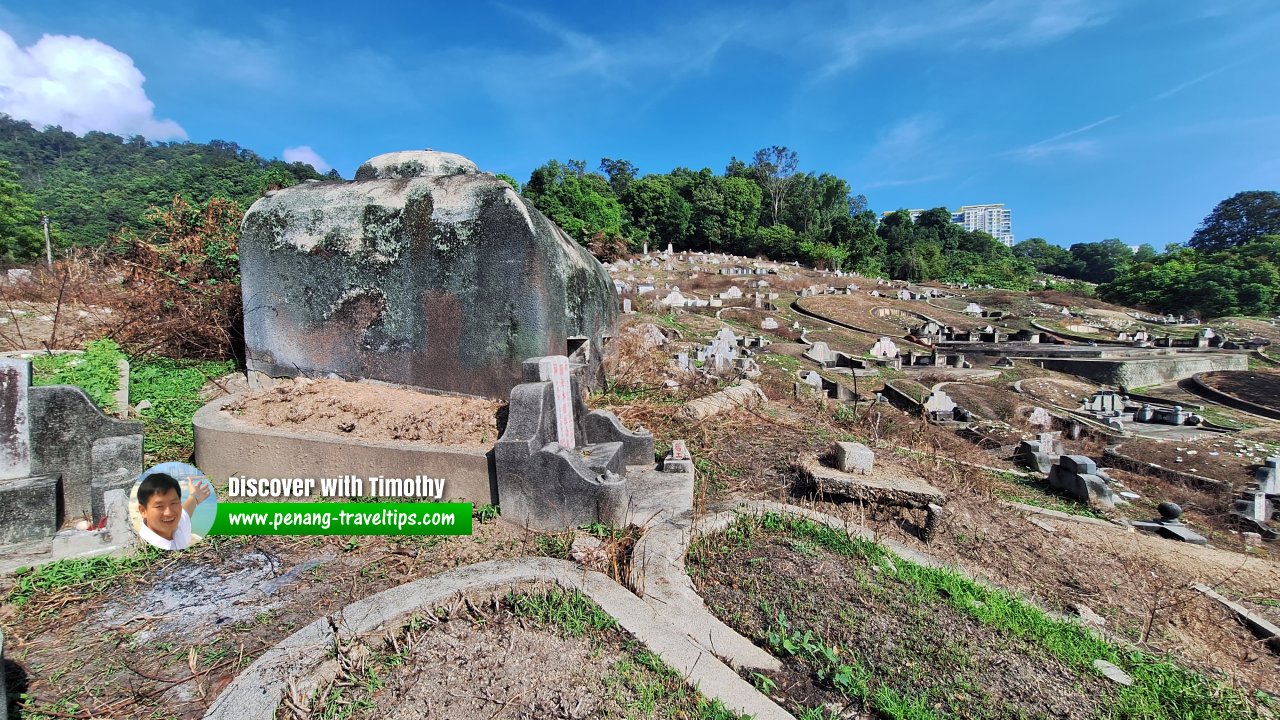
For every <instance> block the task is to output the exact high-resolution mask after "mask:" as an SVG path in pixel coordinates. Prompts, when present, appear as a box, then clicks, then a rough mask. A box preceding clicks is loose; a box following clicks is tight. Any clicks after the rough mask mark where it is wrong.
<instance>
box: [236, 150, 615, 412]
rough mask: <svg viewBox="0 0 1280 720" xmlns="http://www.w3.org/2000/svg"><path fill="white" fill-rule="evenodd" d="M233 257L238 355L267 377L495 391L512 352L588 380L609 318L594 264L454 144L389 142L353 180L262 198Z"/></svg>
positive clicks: (611, 295)
mask: <svg viewBox="0 0 1280 720" xmlns="http://www.w3.org/2000/svg"><path fill="white" fill-rule="evenodd" d="M240 265H241V286H242V289H243V293H244V310H245V320H244V325H245V345H246V353H247V364H248V368H249V370H251V371H257V372H261V373H264V374H266V375H268V376H272V377H291V376H296V375H327V374H334V375H338V376H341V377H345V378H352V379H354V378H366V379H372V380H380V381H384V382H391V383H398V384H403V385H409V386H414V387H420V388H426V389H432V390H441V391H448V392H457V393H464V394H469V395H479V396H486V397H495V398H505V397H507V395H508V394H509V393H510V390H511V388H512V387H514V386H515V385H516V384H518V383H519V382H520V364H521V362H522V361H523V360H524V359H526V358H530V357H538V356H545V355H569V356H570V357H571V358H573V359H574V360H575V361H579V362H583V363H585V364H587V365H588V368H587V372H586V373H585V374H584V378H586V380H587V384H588V386H589V387H592V386H594V384H595V380H597V379H598V378H599V373H600V371H599V358H600V357H601V353H602V349H603V348H602V343H603V340H604V338H605V337H607V336H609V335H611V334H612V333H613V330H614V328H615V326H616V323H617V315H618V307H619V303H618V297H617V292H616V290H615V289H614V286H613V282H612V281H611V280H610V278H609V276H608V274H607V273H606V272H605V270H604V268H603V267H602V266H601V265H600V263H599V262H597V261H596V259H595V258H593V257H592V256H591V255H590V254H589V253H588V252H587V251H586V250H585V249H583V248H582V247H581V246H580V245H578V243H576V242H574V241H573V240H572V239H571V238H569V237H568V236H567V235H566V234H565V233H564V232H563V231H562V230H560V228H558V227H556V226H555V224H554V223H552V222H551V221H550V220H548V219H547V218H546V217H545V216H543V215H542V213H540V212H538V210H537V209H536V208H534V207H533V205H532V204H531V203H529V202H528V201H526V200H525V199H524V198H522V197H520V196H519V195H518V194H516V193H515V191H513V190H512V189H511V187H510V186H509V185H507V184H506V183H505V182H503V181H501V180H499V179H498V178H497V177H496V176H494V175H491V174H488V173H481V172H479V171H478V170H477V169H476V167H475V165H474V164H473V163H471V161H470V160H467V159H466V158H464V157H462V156H460V155H453V154H451V153H438V152H404V153H389V154H387V155H381V156H379V157H377V158H374V159H372V160H370V161H369V162H367V163H365V164H364V165H362V166H361V169H360V171H359V172H358V173H357V180H356V181H355V182H350V183H334V182H324V183H303V184H302V185H297V186H294V187H291V188H287V189H285V190H280V191H278V192H276V193H273V194H271V195H270V196H268V197H264V198H261V199H260V200H258V201H257V202H256V203H254V205H253V207H251V208H250V209H249V212H248V213H246V215H245V219H244V224H243V227H242V235H241V240H240ZM575 351H576V354H575Z"/></svg>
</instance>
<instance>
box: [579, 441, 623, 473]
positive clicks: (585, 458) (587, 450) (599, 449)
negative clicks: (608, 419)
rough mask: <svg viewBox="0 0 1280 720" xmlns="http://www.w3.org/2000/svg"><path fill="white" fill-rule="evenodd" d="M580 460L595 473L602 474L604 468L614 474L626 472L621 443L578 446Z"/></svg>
mask: <svg viewBox="0 0 1280 720" xmlns="http://www.w3.org/2000/svg"><path fill="white" fill-rule="evenodd" d="M578 455H579V457H581V458H582V462H583V464H584V465H586V466H587V467H588V468H590V469H591V471H592V472H593V473H595V474H596V475H603V474H604V473H605V471H606V470H608V471H609V472H612V473H614V474H616V475H623V474H625V473H626V470H627V465H626V462H625V458H624V455H623V452H622V443H620V442H605V443H595V444H593V445H586V446H583V447H580V448H578Z"/></svg>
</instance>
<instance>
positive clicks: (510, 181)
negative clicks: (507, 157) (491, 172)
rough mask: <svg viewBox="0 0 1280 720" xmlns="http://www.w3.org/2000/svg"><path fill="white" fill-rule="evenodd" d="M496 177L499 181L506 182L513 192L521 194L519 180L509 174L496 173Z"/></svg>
mask: <svg viewBox="0 0 1280 720" xmlns="http://www.w3.org/2000/svg"><path fill="white" fill-rule="evenodd" d="M496 177H497V178H498V179H499V180H501V181H503V182H505V183H506V184H508V185H510V186H511V189H512V190H515V191H516V192H520V181H519V180H517V179H515V178H513V177H511V176H510V175H508V174H506V173H496Z"/></svg>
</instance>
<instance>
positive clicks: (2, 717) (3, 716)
mask: <svg viewBox="0 0 1280 720" xmlns="http://www.w3.org/2000/svg"><path fill="white" fill-rule="evenodd" d="M5 674H6V673H5V667H4V631H3V630H0V720H8V717H9V693H8V691H7V690H6V689H5V680H4V676H5Z"/></svg>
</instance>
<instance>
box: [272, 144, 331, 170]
mask: <svg viewBox="0 0 1280 720" xmlns="http://www.w3.org/2000/svg"><path fill="white" fill-rule="evenodd" d="M283 157H284V161H285V162H288V163H293V162H300V163H305V164H307V165H310V166H311V167H313V168H315V169H316V172H329V168H331V167H333V166H332V165H330V164H329V162H328V161H327V160H325V159H324V158H322V157H320V153H318V152H316V151H315V150H312V149H311V146H310V145H299V146H298V147H287V148H285V149H284V155H283Z"/></svg>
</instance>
